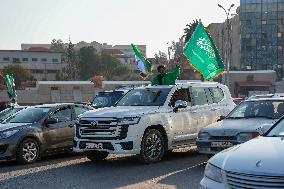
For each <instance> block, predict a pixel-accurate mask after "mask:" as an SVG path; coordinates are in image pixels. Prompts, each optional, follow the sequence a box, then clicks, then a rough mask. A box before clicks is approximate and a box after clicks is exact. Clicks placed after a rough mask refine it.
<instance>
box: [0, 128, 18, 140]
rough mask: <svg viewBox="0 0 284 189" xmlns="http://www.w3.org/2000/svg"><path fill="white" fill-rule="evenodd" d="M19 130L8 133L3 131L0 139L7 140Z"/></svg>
mask: <svg viewBox="0 0 284 189" xmlns="http://www.w3.org/2000/svg"><path fill="white" fill-rule="evenodd" d="M18 131H19V130H17V129H16V130H8V131H3V132H1V133H0V139H4V138H8V137H10V136H12V135H14V134H15V133H17V132H18Z"/></svg>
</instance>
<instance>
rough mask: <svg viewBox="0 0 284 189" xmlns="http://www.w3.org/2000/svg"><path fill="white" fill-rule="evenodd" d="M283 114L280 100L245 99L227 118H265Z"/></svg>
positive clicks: (277, 117)
mask: <svg viewBox="0 0 284 189" xmlns="http://www.w3.org/2000/svg"><path fill="white" fill-rule="evenodd" d="M283 114H284V101H280V100H257V101H245V102H243V103H241V104H239V105H238V106H237V107H236V108H235V109H234V110H233V111H232V112H231V113H230V114H229V115H228V116H227V119H241V118H267V119H279V118H280V117H282V116H283Z"/></svg>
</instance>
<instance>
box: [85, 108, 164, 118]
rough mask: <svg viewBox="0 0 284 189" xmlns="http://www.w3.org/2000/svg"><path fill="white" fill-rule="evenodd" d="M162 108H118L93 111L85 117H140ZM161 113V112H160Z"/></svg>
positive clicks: (86, 113)
mask: <svg viewBox="0 0 284 189" xmlns="http://www.w3.org/2000/svg"><path fill="white" fill-rule="evenodd" d="M160 108H161V107H158V106H150V107H149V106H117V107H108V108H102V109H99V110H91V111H88V112H85V113H84V114H83V115H82V117H81V118H84V117H117V118H123V117H138V116H142V115H144V114H152V113H155V112H157V111H158V110H159V109H160ZM159 111H160V110H159Z"/></svg>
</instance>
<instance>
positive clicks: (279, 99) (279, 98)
mask: <svg viewBox="0 0 284 189" xmlns="http://www.w3.org/2000/svg"><path fill="white" fill-rule="evenodd" d="M254 101H284V98H283V97H276V98H255V99H248V100H245V102H254Z"/></svg>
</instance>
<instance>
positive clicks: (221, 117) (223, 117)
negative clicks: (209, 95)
mask: <svg viewBox="0 0 284 189" xmlns="http://www.w3.org/2000/svg"><path fill="white" fill-rule="evenodd" d="M225 118H226V116H223V115H221V116H220V117H219V119H217V121H222V120H224V119H225Z"/></svg>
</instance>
